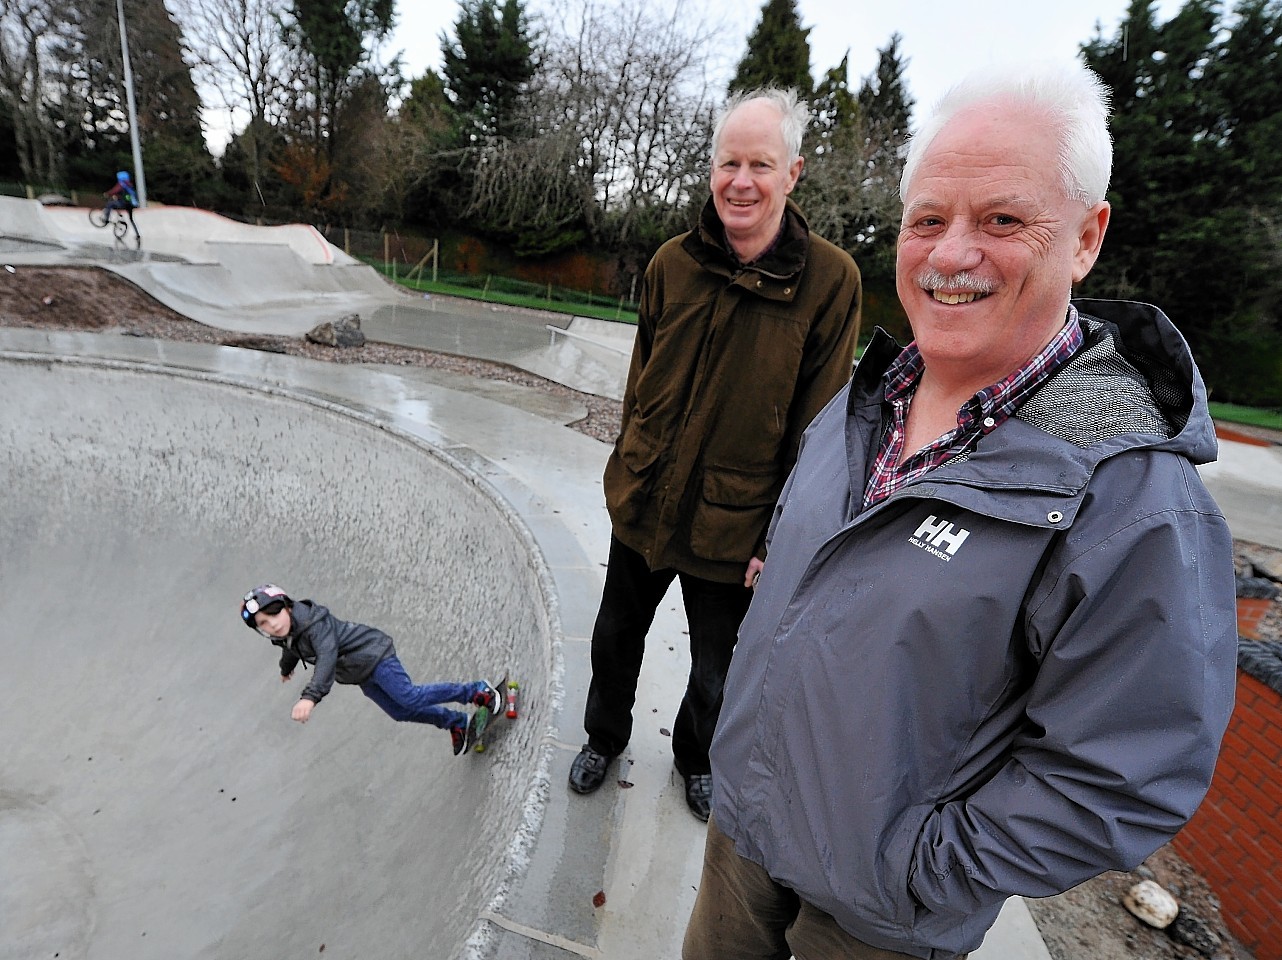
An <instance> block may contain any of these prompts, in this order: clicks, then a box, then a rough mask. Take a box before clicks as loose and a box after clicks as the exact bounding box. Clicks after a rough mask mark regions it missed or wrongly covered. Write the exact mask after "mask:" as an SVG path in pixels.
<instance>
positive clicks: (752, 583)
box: [743, 557, 766, 590]
mask: <svg viewBox="0 0 1282 960" xmlns="http://www.w3.org/2000/svg"><path fill="white" fill-rule="evenodd" d="M765 568H766V562H765V561H764V560H761V559H758V558H757V557H753V558H752V559H751V560H749V561H748V569H747V571H745V572H744V575H743V585H744V586H745V587H747V588H748V589H749V590H753V589H755V588H756V586H757V580H758V578H760V576H761V571H762V570H764V569H765Z"/></svg>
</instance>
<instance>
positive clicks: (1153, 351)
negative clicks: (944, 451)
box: [846, 300, 1216, 524]
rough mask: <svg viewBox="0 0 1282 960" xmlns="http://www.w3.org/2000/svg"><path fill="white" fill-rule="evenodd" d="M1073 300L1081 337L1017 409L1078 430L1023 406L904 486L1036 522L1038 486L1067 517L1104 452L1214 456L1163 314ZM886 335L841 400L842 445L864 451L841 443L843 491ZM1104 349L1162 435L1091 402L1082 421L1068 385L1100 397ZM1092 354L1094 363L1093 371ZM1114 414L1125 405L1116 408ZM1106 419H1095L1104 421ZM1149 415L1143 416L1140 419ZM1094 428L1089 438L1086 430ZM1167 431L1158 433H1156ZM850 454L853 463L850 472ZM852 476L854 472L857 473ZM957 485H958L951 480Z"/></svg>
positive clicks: (875, 407)
mask: <svg viewBox="0 0 1282 960" xmlns="http://www.w3.org/2000/svg"><path fill="white" fill-rule="evenodd" d="M1073 303H1074V305H1075V306H1076V307H1077V309H1078V311H1079V313H1080V314H1081V315H1082V316H1083V318H1084V319H1085V320H1086V322H1087V325H1088V331H1093V333H1092V332H1088V336H1087V344H1086V345H1085V346H1084V347H1083V349H1082V350H1080V351H1079V352H1078V353H1077V354H1076V355H1075V356H1074V358H1073V359H1072V360H1070V361H1069V362H1068V363H1067V364H1065V367H1064V368H1063V370H1062V371H1061V373H1062V374H1067V375H1066V376H1063V377H1052V378H1051V380H1049V381H1048V382H1047V383H1046V384H1043V385H1042V387H1041V388H1039V390H1038V391H1037V393H1035V394H1034V396H1033V397H1032V398H1030V400H1029V401H1028V403H1027V404H1026V405H1025V408H1031V407H1033V406H1040V408H1041V410H1042V411H1043V413H1045V412H1050V413H1051V414H1052V415H1053V414H1054V411H1056V410H1059V411H1060V415H1061V416H1063V417H1065V418H1067V419H1068V421H1071V424H1072V426H1073V427H1074V429H1075V430H1076V431H1077V437H1076V438H1075V439H1074V440H1068V439H1066V437H1065V434H1064V432H1063V431H1060V430H1057V429H1055V427H1054V425H1053V424H1051V423H1048V422H1047V419H1048V418H1047V417H1045V416H1039V417H1036V418H1035V420H1036V421H1039V422H1030V421H1029V420H1028V419H1026V415H1027V414H1028V410H1027V409H1025V408H1021V411H1022V412H1023V413H1024V414H1025V415H1024V416H1021V411H1016V414H1015V416H1014V417H1012V418H1011V419H1010V420H1008V421H1007V422H1006V423H1005V424H1003V425H1002V427H1001V428H1000V429H998V430H995V431H993V433H992V434H990V435H989V436H988V437H986V438H985V439H984V440H983V441H982V442H981V443H980V445H979V446H978V447H977V448H976V449H975V451H974V452H973V453H972V454H971V455H970V456H968V457H964V458H960V459H959V460H956V461H953V462H951V463H948V464H944V465H942V466H940V467H938V468H936V469H935V470H934V471H932V473H930V474H928V475H927V476H926V477H925V478H923V479H922V480H919V481H918V482H917V483H915V484H913V485H912V487H910V488H909V490H910V491H911V492H912V493H913V494H914V495H917V496H927V497H939V498H941V499H947V500H951V501H953V502H957V503H962V504H963V505H965V506H967V507H969V508H972V509H977V510H979V511H981V512H985V513H989V514H992V515H994V516H1008V517H1009V518H1010V519H1014V520H1017V521H1019V522H1027V523H1032V524H1037V523H1039V522H1040V521H1039V519H1038V518H1039V516H1044V515H1045V513H1044V511H1045V506H1044V501H1043V500H1042V499H1041V498H1040V497H1039V496H1037V495H1036V494H1035V491H1041V493H1042V494H1043V495H1047V496H1050V497H1051V498H1053V499H1055V500H1056V501H1057V503H1056V505H1055V506H1056V509H1057V510H1058V511H1059V512H1060V513H1061V516H1062V517H1063V519H1064V521H1065V522H1070V523H1071V522H1072V517H1073V516H1074V515H1075V514H1076V511H1077V509H1078V507H1079V506H1080V498H1081V495H1082V493H1083V492H1084V490H1085V488H1086V483H1087V482H1088V481H1089V479H1090V476H1091V474H1092V473H1093V471H1094V469H1095V467H1096V465H1097V464H1098V463H1099V462H1100V461H1101V460H1103V459H1105V458H1107V457H1110V456H1115V455H1117V454H1119V453H1122V452H1124V451H1127V450H1132V449H1137V448H1147V449H1157V450H1167V451H1172V452H1175V453H1178V454H1180V455H1181V456H1184V457H1186V458H1187V459H1189V460H1190V461H1191V462H1193V463H1194V464H1198V463H1205V462H1207V461H1208V460H1213V459H1214V458H1215V454H1216V442H1215V433H1214V424H1213V423H1212V421H1211V417H1210V414H1209V411H1208V410H1207V406H1206V388H1205V386H1204V385H1203V383H1202V378H1201V376H1200V374H1199V373H1198V370H1197V367H1196V365H1195V364H1194V363H1193V358H1192V355H1191V354H1190V352H1189V349H1188V345H1187V344H1186V343H1185V342H1184V338H1183V337H1182V336H1181V335H1180V333H1179V331H1178V330H1176V328H1175V326H1174V325H1173V324H1172V323H1171V321H1170V320H1169V319H1168V318H1167V317H1166V315H1165V314H1164V313H1163V312H1162V311H1161V310H1159V309H1158V308H1156V307H1153V306H1150V305H1148V304H1143V303H1131V302H1123V301H1105V300H1075V301H1073ZM899 351H900V346H899V344H898V343H897V342H896V341H895V339H894V337H892V336H890V335H889V334H888V333H886V332H885V331H884V330H882V329H880V328H878V329H877V330H876V331H874V333H873V337H872V340H871V341H870V343H869V345H868V347H867V348H866V349H865V351H864V354H863V356H862V358H861V359H860V361H859V364H858V366H857V367H856V368H855V373H854V377H853V380H852V382H851V386H850V395H849V399H848V401H847V406H846V412H847V443H848V444H850V443H852V442H854V441H855V440H856V439H857V438H860V437H862V438H865V439H866V440H867V441H868V444H869V445H868V448H867V449H864V450H858V451H856V450H850V451H848V456H850V457H851V458H852V463H851V484H852V489H861V490H862V486H860V485H859V484H860V478H861V477H862V464H863V462H864V459H863V458H866V457H867V456H870V455H871V451H872V450H873V449H874V448H875V443H876V438H877V436H878V431H877V424H878V423H880V420H881V401H882V397H883V392H884V389H883V376H884V374H885V372H886V369H887V368H888V367H889V366H890V364H891V363H892V362H893V361H894V359H895V357H897V356H898V355H899ZM1109 355H1111V356H1114V357H1117V358H1119V359H1122V360H1124V361H1125V363H1126V364H1128V365H1131V366H1133V367H1134V368H1136V369H1137V370H1138V371H1140V372H1141V373H1142V374H1143V375H1144V377H1145V379H1146V381H1147V383H1148V389H1150V390H1151V391H1152V395H1151V396H1150V397H1149V399H1148V403H1149V404H1151V405H1152V408H1153V409H1154V410H1156V411H1160V413H1161V417H1162V418H1163V419H1165V421H1166V423H1167V424H1169V425H1170V430H1169V433H1167V432H1166V431H1163V432H1156V431H1152V430H1149V429H1146V427H1145V425H1144V420H1143V419H1138V420H1137V421H1136V423H1134V424H1129V425H1128V424H1127V423H1123V422H1120V421H1119V420H1118V419H1117V418H1116V416H1112V415H1113V414H1115V413H1116V412H1117V411H1111V410H1110V409H1108V407H1109V405H1107V404H1106V405H1105V407H1104V408H1103V409H1099V408H1096V409H1094V410H1093V412H1092V417H1091V418H1089V419H1084V418H1083V416H1082V410H1083V409H1085V407H1084V406H1083V404H1082V401H1081V397H1080V395H1078V394H1075V393H1074V392H1073V391H1074V390H1077V391H1080V390H1081V388H1082V387H1083V386H1085V387H1086V388H1088V389H1089V388H1090V387H1091V385H1092V384H1098V385H1099V386H1098V389H1097V390H1096V393H1098V394H1099V395H1101V396H1103V395H1105V394H1106V393H1107V391H1108V390H1109V389H1113V388H1114V387H1115V386H1116V384H1115V383H1114V382H1112V381H1110V379H1109V376H1110V375H1115V373H1116V371H1115V370H1114V366H1115V365H1114V364H1112V363H1109V362H1107V357H1108V356H1109ZM1101 361H1104V362H1103V369H1101ZM1119 409H1122V411H1123V412H1125V410H1124V408H1122V407H1120V405H1119ZM1110 416H1112V419H1111V420H1110V422H1107V423H1105V422H1098V423H1097V422H1096V421H1097V420H1100V419H1101V418H1103V419H1104V420H1109V418H1110ZM1149 422H1151V420H1150V421H1149ZM1092 434H1093V435H1092ZM1164 434H1166V435H1164ZM856 461H857V462H858V465H859V467H860V469H858V470H856ZM1011 463H1019V464H1021V469H1022V471H1023V472H1024V473H1025V474H1026V475H1027V476H1028V477H1032V478H1036V479H1035V480H1032V481H1027V482H1026V483H1025V484H1024V489H1025V491H1026V492H1027V493H1029V494H1034V495H1033V496H1022V497H1015V496H1012V495H1011V491H1010V489H1008V488H1009V487H1010V484H1009V472H1010V464H1011ZM856 474H858V476H856ZM958 484H960V486H959V485H958Z"/></svg>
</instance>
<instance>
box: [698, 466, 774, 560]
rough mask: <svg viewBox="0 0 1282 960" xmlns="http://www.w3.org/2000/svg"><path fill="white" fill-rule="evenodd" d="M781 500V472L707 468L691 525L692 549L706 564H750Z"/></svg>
mask: <svg viewBox="0 0 1282 960" xmlns="http://www.w3.org/2000/svg"><path fill="white" fill-rule="evenodd" d="M778 497H779V470H778V468H777V467H776V466H775V465H773V464H770V465H767V466H763V467H747V468H733V467H719V466H715V465H712V464H709V465H708V466H707V467H705V468H704V474H703V489H702V495H701V496H700V498H699V501H698V502H697V503H696V504H695V507H694V515H693V516H692V517H691V522H690V549H691V551H692V552H693V553H694V555H695V556H697V557H702V558H703V559H705V560H725V561H733V562H741V563H747V562H748V560H749V558H750V557H751V556H752V554H753V551H754V550H756V548H757V544H758V542H760V540H761V538H762V536H763V535H764V534H765V530H766V524H767V523H769V521H770V513H771V510H772V508H773V507H774V505H775V500H776V499H778Z"/></svg>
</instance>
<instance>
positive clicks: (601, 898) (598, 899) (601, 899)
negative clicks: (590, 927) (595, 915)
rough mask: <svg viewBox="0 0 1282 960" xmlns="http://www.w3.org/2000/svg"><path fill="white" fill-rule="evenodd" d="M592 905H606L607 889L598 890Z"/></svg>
mask: <svg viewBox="0 0 1282 960" xmlns="http://www.w3.org/2000/svg"><path fill="white" fill-rule="evenodd" d="M592 906H594V907H604V906H605V891H604V890H598V891H597V892H596V896H594V897H593V898H592Z"/></svg>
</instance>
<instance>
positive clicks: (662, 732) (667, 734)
mask: <svg viewBox="0 0 1282 960" xmlns="http://www.w3.org/2000/svg"><path fill="white" fill-rule="evenodd" d="M659 736H661V737H670V736H672V731H671V730H669V729H668V728H667V727H660V728H659Z"/></svg>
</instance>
